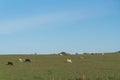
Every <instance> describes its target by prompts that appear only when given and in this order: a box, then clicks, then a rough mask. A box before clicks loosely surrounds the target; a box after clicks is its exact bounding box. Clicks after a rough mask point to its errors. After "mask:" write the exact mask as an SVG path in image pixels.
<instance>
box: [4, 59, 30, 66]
mask: <svg viewBox="0 0 120 80" xmlns="http://www.w3.org/2000/svg"><path fill="white" fill-rule="evenodd" d="M18 60H19V61H20V62H29V63H30V62H31V60H30V59H22V58H19V59H18ZM6 65H11V66H13V65H14V63H13V62H10V61H8V62H7V64H6Z"/></svg>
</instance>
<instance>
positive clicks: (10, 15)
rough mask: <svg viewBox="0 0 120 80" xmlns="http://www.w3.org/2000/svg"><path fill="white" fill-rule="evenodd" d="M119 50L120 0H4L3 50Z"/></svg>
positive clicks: (0, 1)
mask: <svg viewBox="0 0 120 80" xmlns="http://www.w3.org/2000/svg"><path fill="white" fill-rule="evenodd" d="M119 50H120V1H119V0H0V54H31V53H38V54H53V53H55V54H56V53H59V52H62V51H64V52H68V53H72V54H74V53H85V52H93V53H95V52H115V51H119Z"/></svg>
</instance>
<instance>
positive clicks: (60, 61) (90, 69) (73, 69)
mask: <svg viewBox="0 0 120 80" xmlns="http://www.w3.org/2000/svg"><path fill="white" fill-rule="evenodd" d="M80 56H82V57H84V58H83V59H81V58H80ZM19 58H22V59H30V60H31V62H20V61H19V60H18V59H19ZM68 58H69V59H71V60H72V63H66V59H68ZM9 61H10V62H12V63H13V64H14V65H6V64H7V62H9ZM77 78H78V79H77ZM0 80H120V53H114V54H110V53H107V54H105V55H100V54H99V55H90V54H81V55H67V56H60V55H0Z"/></svg>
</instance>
